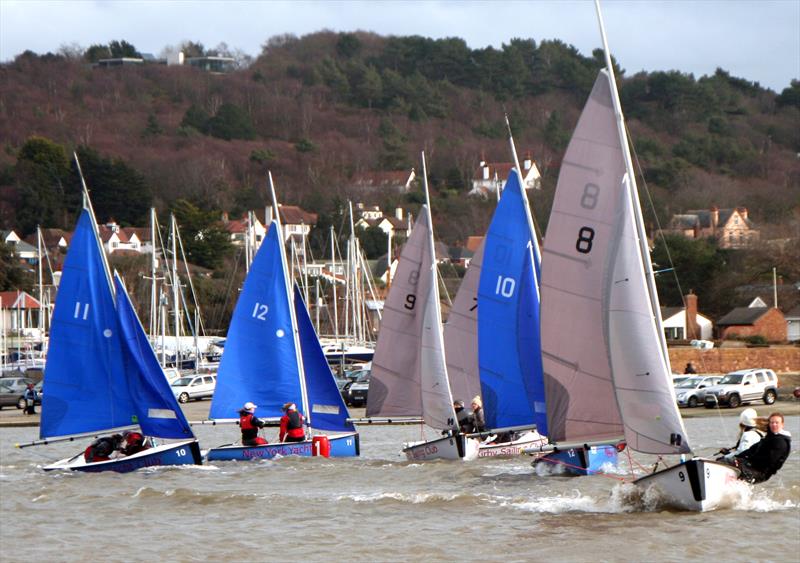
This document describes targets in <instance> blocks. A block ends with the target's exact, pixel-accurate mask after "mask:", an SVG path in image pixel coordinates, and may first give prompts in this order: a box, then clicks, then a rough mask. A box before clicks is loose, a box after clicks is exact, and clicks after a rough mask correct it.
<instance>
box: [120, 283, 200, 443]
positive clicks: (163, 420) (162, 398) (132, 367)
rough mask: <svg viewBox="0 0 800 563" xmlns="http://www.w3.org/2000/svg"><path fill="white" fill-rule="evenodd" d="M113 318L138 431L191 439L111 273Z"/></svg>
mask: <svg viewBox="0 0 800 563" xmlns="http://www.w3.org/2000/svg"><path fill="white" fill-rule="evenodd" d="M114 287H115V289H116V293H117V317H118V318H119V327H120V330H121V333H122V339H123V344H124V346H123V350H124V362H125V373H126V375H127V381H128V390H129V391H130V395H131V400H132V402H133V405H134V406H135V409H136V416H137V419H138V423H139V426H141V428H142V431H143V432H144V433H145V434H146V435H148V436H156V437H158V438H184V439H187V438H194V433H193V432H192V429H191V427H190V426H189V423H188V422H187V421H186V417H185V416H184V415H183V411H182V410H181V408H180V406H178V402H177V401H176V400H175V396H174V395H173V394H172V389H170V386H169V384H168V383H167V378H166V377H165V376H164V371H163V370H162V369H161V366H160V365H159V363H158V359H157V358H156V355H155V352H153V348H152V347H151V346H150V343H149V342H148V341H147V336H146V335H145V333H144V329H143V328H142V325H141V323H140V322H139V317H137V316H136V311H135V310H134V309H133V305H132V304H131V300H130V298H129V297H128V293H127V292H126V291H125V286H124V285H123V284H122V280H120V279H119V276H116V275H115V276H114Z"/></svg>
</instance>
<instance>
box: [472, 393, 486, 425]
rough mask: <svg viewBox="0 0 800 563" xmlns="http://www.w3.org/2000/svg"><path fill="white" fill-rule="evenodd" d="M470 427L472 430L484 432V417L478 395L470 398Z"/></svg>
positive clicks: (481, 402)
mask: <svg viewBox="0 0 800 563" xmlns="http://www.w3.org/2000/svg"><path fill="white" fill-rule="evenodd" d="M472 427H473V430H472V431H473V432H486V418H485V416H484V414H483V401H481V396H480V395H475V398H474V399H472Z"/></svg>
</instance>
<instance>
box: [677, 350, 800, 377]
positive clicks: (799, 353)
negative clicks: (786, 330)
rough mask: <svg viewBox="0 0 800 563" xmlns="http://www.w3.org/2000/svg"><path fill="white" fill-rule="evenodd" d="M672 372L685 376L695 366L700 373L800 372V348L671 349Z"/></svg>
mask: <svg viewBox="0 0 800 563" xmlns="http://www.w3.org/2000/svg"><path fill="white" fill-rule="evenodd" d="M669 360H670V363H671V364H672V371H674V372H676V373H682V372H683V368H684V367H685V366H686V364H687V363H689V362H692V363H693V364H694V367H695V369H696V370H697V371H698V372H699V373H727V372H729V371H736V370H739V369H747V368H769V369H772V370H773V371H775V372H776V373H797V372H800V348H798V347H797V346H770V347H769V348H712V349H711V350H698V349H697V348H689V347H686V348H683V347H682V348H670V349H669Z"/></svg>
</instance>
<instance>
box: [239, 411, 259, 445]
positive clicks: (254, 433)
mask: <svg viewBox="0 0 800 563" xmlns="http://www.w3.org/2000/svg"><path fill="white" fill-rule="evenodd" d="M239 427H240V428H241V429H242V440H253V439H255V438H257V437H258V427H257V426H256V425H254V424H253V413H246V414H243V415H242V416H240V417H239Z"/></svg>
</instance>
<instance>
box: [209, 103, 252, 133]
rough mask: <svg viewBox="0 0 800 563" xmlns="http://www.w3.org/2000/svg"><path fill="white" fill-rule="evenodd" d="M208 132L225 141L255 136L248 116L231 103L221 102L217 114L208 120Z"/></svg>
mask: <svg viewBox="0 0 800 563" xmlns="http://www.w3.org/2000/svg"><path fill="white" fill-rule="evenodd" d="M208 134H209V135H211V136H212V137H217V138H219V139H225V140H226V141H230V140H231V139H245V140H250V139H255V138H256V130H255V128H254V127H253V123H252V122H251V121H250V116H249V115H247V113H246V112H245V111H244V110H243V109H241V108H240V107H238V106H235V105H233V104H222V105H221V106H220V107H219V110H218V111H217V115H215V116H214V117H212V118H211V119H209V120H208Z"/></svg>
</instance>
